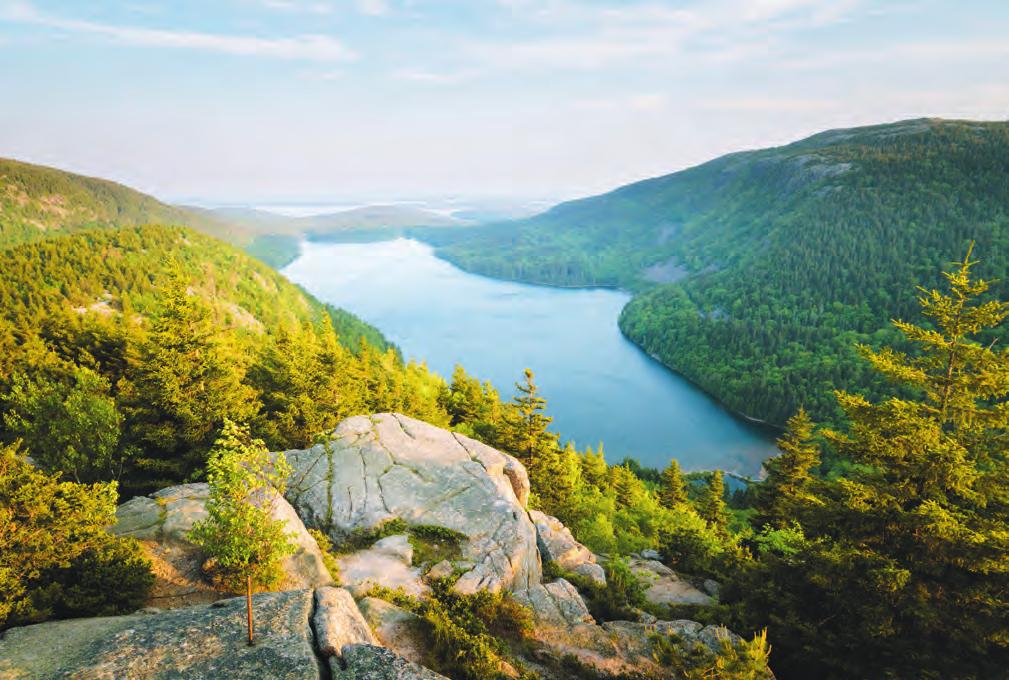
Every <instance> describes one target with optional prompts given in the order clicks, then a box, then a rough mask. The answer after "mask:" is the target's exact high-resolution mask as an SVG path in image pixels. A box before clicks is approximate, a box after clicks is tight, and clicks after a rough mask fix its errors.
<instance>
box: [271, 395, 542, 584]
mask: <svg viewBox="0 0 1009 680" xmlns="http://www.w3.org/2000/svg"><path fill="white" fill-rule="evenodd" d="M285 453H286V456H287V460H288V462H289V463H290V464H291V465H292V467H293V468H294V474H293V475H292V477H291V479H290V480H289V483H288V492H287V497H288V500H290V501H291V504H292V505H293V506H294V507H295V508H296V509H297V511H298V513H299V515H300V516H301V518H302V519H303V520H304V521H305V523H306V524H307V525H308V526H311V527H315V528H318V529H321V530H323V531H325V532H326V533H328V534H329V535H330V536H331V537H332V538H333V539H334V540H335V541H337V542H339V541H341V540H342V539H344V538H345V537H346V536H348V535H349V534H350V533H351V532H353V531H355V530H358V529H373V528H375V527H378V526H380V525H381V524H383V523H384V522H387V521H389V520H392V519H395V518H399V519H401V520H403V521H405V522H406V523H407V524H408V525H414V526H417V525H429V526H431V525H433V526H439V527H444V528H447V529H451V530H453V531H456V532H458V533H460V534H462V535H463V536H465V541H463V545H462V546H461V549H462V555H463V560H461V561H460V564H462V565H467V566H466V571H465V573H464V574H463V575H462V577H461V578H460V579H459V581H458V582H457V584H456V588H457V589H458V590H459V591H460V592H475V591H477V590H481V589H487V590H492V591H500V590H504V589H511V590H523V589H526V588H529V587H530V586H532V585H535V584H537V583H539V580H540V561H539V555H538V552H537V549H536V529H535V527H534V526H533V524H532V522H531V521H530V519H529V516H528V514H527V512H526V507H525V503H526V501H527V499H528V496H529V479H528V476H527V475H526V471H525V468H524V467H523V466H522V464H521V463H519V462H518V461H517V460H515V459H514V458H512V457H511V456H508V455H506V454H503V453H501V452H499V451H496V450H494V449H492V448H490V447H489V446H486V445H484V444H481V443H479V442H477V441H475V440H473V439H469V438H468V437H464V436H462V435H459V434H455V433H452V432H449V431H447V430H443V429H441V428H438V427H434V426H433V425H429V424H427V423H423V422H421V421H419V420H414V419H412V418H408V417H406V416H403V415H399V414H389V413H383V414H378V415H374V416H356V417H353V418H348V419H347V420H345V421H343V422H342V423H341V424H340V426H339V427H338V428H337V429H336V431H335V432H334V433H333V435H332V438H331V439H330V440H328V441H327V442H325V443H324V444H319V445H317V446H314V447H312V448H311V449H307V450H302V451H287V452H285Z"/></svg>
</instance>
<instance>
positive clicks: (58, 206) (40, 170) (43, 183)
mask: <svg viewBox="0 0 1009 680" xmlns="http://www.w3.org/2000/svg"><path fill="white" fill-rule="evenodd" d="M143 224H171V225H178V226H187V227H191V228H193V229H196V230H197V231H201V232H203V233H205V234H209V235H211V236H214V237H216V238H219V239H222V240H224V241H227V242H229V243H231V244H234V245H237V246H239V247H241V248H243V249H245V250H246V251H247V252H249V253H251V254H253V255H255V256H256V257H258V258H260V259H261V260H263V261H264V262H266V263H267V264H270V265H271V266H275V267H278V268H279V267H281V266H283V265H284V264H287V263H288V262H290V261H291V260H293V259H294V258H295V257H297V254H298V239H297V237H296V236H293V235H290V234H285V233H284V232H283V230H282V229H278V228H276V225H274V224H269V225H266V224H264V225H258V224H255V223H248V222H246V221H243V220H239V219H231V218H230V217H229V216H228V215H226V214H220V213H218V212H216V211H213V210H205V209H203V208H195V207H188V206H175V205H168V204H165V203H162V202H161V201H159V200H157V199H156V198H153V197H151V196H148V195H147V194H143V193H141V192H139V191H136V190H134V189H130V188H129V187H126V186H123V185H122V184H117V183H115V182H110V181H109V180H105V179H99V178H95V177H85V176H83V175H77V174H74V173H71V172H66V171H63V170H58V169H56V168H49V167H45V166H41V165H32V164H30V163H23V162H21V161H15V160H10V159H3V158H0V248H3V247H5V246H9V245H14V244H18V243H28V242H32V241H38V240H41V239H45V238H51V237H52V236H60V235H63V234H72V233H76V232H78V231H86V230H92V229H117V228H120V227H131V226H139V225H143Z"/></svg>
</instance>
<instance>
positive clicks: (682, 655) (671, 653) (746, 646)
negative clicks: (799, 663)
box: [651, 630, 773, 680]
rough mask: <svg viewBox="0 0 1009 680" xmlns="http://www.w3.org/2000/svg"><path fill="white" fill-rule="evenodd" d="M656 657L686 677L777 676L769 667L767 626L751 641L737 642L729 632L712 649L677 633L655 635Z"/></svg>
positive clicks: (738, 679)
mask: <svg viewBox="0 0 1009 680" xmlns="http://www.w3.org/2000/svg"><path fill="white" fill-rule="evenodd" d="M651 642H652V649H653V651H652V658H653V659H655V662H656V663H658V664H659V665H660V666H662V667H663V668H669V669H671V670H675V671H676V674H677V677H680V678H683V679H684V680H764V679H765V678H771V677H773V676H772V675H771V672H770V670H768V665H767V664H768V660H769V659H770V654H771V648H770V646H769V645H768V644H767V630H763V631H761V632H759V633H757V634H756V635H754V636H753V639H752V640H750V641H749V642H747V641H740V642H739V643H736V644H734V643H733V642H732V639H731V638H730V637H729V636H728V635H726V636H724V637H722V638H721V639H720V642H721V647H720V648H719V649H718V650H717V651H712V650H711V648H709V647H708V646H707V645H705V644H704V643H702V642H699V641H694V642H687V641H685V640H683V639H681V638H679V637H677V636H675V635H660V634H655V635H652V636H651Z"/></svg>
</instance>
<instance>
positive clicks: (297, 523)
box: [110, 483, 333, 608]
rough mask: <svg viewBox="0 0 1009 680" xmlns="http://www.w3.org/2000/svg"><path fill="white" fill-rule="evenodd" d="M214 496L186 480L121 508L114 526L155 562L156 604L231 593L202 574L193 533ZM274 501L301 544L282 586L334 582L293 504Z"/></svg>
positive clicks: (278, 515) (273, 507)
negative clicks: (209, 500)
mask: <svg viewBox="0 0 1009 680" xmlns="http://www.w3.org/2000/svg"><path fill="white" fill-rule="evenodd" d="M209 497H210V487H209V486H208V485H207V484H205V483H199V484H182V485H179V486H171V487H168V488H165V489H161V490H160V491H157V492H155V493H154V494H151V495H150V496H138V497H136V498H132V499H130V500H129V501H127V502H126V503H123V504H122V505H120V506H119V508H118V509H117V510H116V524H115V525H114V526H113V527H112V528H111V529H110V531H111V532H112V533H115V534H119V535H121V536H132V537H134V538H136V539H138V540H140V542H141V544H142V545H143V547H144V552H145V553H146V554H147V556H148V557H149V558H151V561H152V562H153V564H154V574H155V578H156V580H155V584H154V589H153V593H152V597H151V601H150V604H152V605H153V606H156V607H160V608H172V607H180V606H187V605H191V604H198V603H201V602H212V601H214V600H219V599H221V598H222V597H228V596H229V593H225V592H222V591H220V590H217V589H215V588H214V586H213V585H211V584H210V583H208V582H207V581H206V580H205V579H204V578H203V574H202V573H201V566H202V564H203V556H202V554H201V551H200V549H199V548H198V547H197V546H195V545H193V544H192V543H190V541H189V538H188V533H189V530H190V529H192V528H193V525H194V524H196V522H198V521H200V520H202V519H204V518H205V517H206V516H207V510H206V502H207V499H208V498H209ZM270 504H271V512H272V516H273V517H274V518H275V519H280V520H284V521H285V522H286V523H287V524H286V527H285V529H286V531H287V532H288V533H290V534H291V535H292V540H293V541H294V543H295V546H296V550H295V552H294V554H292V555H289V556H288V557H286V558H285V559H284V562H283V565H282V569H283V572H284V580H283V582H282V583H281V585H280V589H281V590H298V589H303V588H316V587H319V586H324V585H328V584H330V583H332V582H333V578H332V577H331V576H330V574H329V571H328V570H327V569H326V565H325V563H324V562H323V559H322V552H321V551H320V550H319V545H318V543H316V541H315V539H314V538H312V536H311V534H309V533H308V530H307V529H305V525H304V524H303V523H302V521H301V519H300V518H299V517H298V513H297V512H295V510H294V508H293V507H292V506H291V504H290V503H288V502H287V501H286V500H285V499H284V498H281V497H279V496H276V497H273V498H272V499H271V501H270Z"/></svg>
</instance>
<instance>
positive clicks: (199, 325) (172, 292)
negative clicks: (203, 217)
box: [124, 272, 257, 488]
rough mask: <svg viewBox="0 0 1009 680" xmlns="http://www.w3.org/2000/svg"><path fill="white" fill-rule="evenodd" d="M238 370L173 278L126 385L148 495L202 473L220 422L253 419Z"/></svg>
mask: <svg viewBox="0 0 1009 680" xmlns="http://www.w3.org/2000/svg"><path fill="white" fill-rule="evenodd" d="M244 364H245V361H244V359H243V356H242V355H241V354H240V353H239V352H238V350H237V348H236V347H235V345H234V342H233V340H232V338H231V337H230V335H229V334H228V331H226V330H224V329H222V328H221V326H220V325H219V324H217V323H216V322H215V320H214V318H213V313H212V310H211V308H210V305H209V304H208V303H207V302H206V301H205V300H204V299H203V298H202V297H200V295H199V294H198V293H195V292H191V291H190V290H189V289H188V287H187V286H186V285H185V280H184V278H183V277H182V275H181V274H180V273H178V272H176V273H175V275H174V277H173V279H172V283H171V285H170V286H169V288H168V290H167V291H165V296H164V300H163V306H162V308H161V310H159V313H158V314H157V315H156V316H155V317H154V319H153V320H152V323H151V332H150V334H149V336H148V337H147V338H146V340H145V342H144V344H143V346H142V348H141V351H140V356H139V358H138V359H137V360H136V361H135V362H134V364H133V366H132V367H131V371H130V378H131V379H130V380H129V381H128V382H127V384H126V385H125V388H126V389H125V401H126V406H125V408H124V411H125V413H126V416H127V420H126V424H127V431H128V433H129V435H130V439H131V442H130V443H131V444H133V445H135V446H136V447H137V448H138V449H139V450H140V451H141V453H140V455H139V456H138V457H137V458H136V460H135V463H136V465H137V466H138V467H139V468H140V469H141V470H143V471H144V473H145V474H146V475H147V476H148V478H149V480H150V481H149V482H148V485H147V487H151V488H158V487H160V486H166V485H169V484H173V483H177V482H179V481H182V480H184V479H186V478H187V477H189V476H191V475H192V474H193V473H195V472H198V471H200V470H201V469H202V467H203V464H204V463H205V460H206V452H207V450H208V449H209V448H210V446H211V444H212V443H213V441H214V437H215V436H216V434H217V432H218V430H219V428H220V427H221V425H222V424H223V422H224V420H225V418H232V419H236V420H246V419H248V418H249V417H251V416H252V415H253V414H254V413H255V411H256V410H257V404H256V403H255V395H254V393H253V391H252V390H251V388H249V387H248V386H247V385H245V384H244V383H243V379H244V377H245V366H244Z"/></svg>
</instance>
